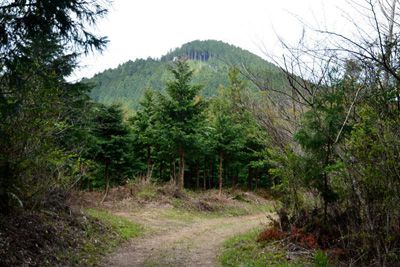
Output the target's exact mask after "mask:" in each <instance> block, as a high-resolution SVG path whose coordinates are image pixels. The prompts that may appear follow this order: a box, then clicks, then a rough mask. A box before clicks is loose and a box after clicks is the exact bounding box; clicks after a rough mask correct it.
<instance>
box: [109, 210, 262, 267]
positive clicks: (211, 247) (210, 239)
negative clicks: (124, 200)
mask: <svg viewBox="0 0 400 267" xmlns="http://www.w3.org/2000/svg"><path fill="white" fill-rule="evenodd" d="M119 215H123V216H124V215H125V216H126V217H128V218H129V217H130V216H129V215H128V214H119ZM267 215H268V214H267V213H265V212H264V213H260V214H256V215H247V216H239V217H220V218H204V219H200V220H197V221H195V222H192V223H189V224H184V225H176V224H175V225H168V222H165V221H164V222H163V223H165V225H163V227H162V228H160V229H159V231H156V232H154V233H153V234H150V235H146V236H143V237H141V238H136V239H133V240H132V241H130V242H129V243H128V244H126V245H125V246H124V247H122V248H120V249H119V250H117V251H116V252H115V253H113V254H111V255H110V256H109V257H108V258H107V259H106V261H105V262H104V266H118V267H120V266H190V267H192V266H207V267H212V266H219V264H218V259H217V255H218V251H219V249H220V248H221V246H222V244H223V242H224V241H225V240H226V239H228V238H230V237H232V236H234V235H236V234H240V233H243V232H245V231H248V230H250V229H252V228H254V227H256V226H258V225H260V224H265V223H267V222H268V218H267ZM131 218H132V217H131Z"/></svg>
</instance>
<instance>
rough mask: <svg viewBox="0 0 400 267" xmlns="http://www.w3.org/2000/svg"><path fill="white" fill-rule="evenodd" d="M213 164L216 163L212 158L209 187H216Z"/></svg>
mask: <svg viewBox="0 0 400 267" xmlns="http://www.w3.org/2000/svg"><path fill="white" fill-rule="evenodd" d="M213 165H214V162H213V160H211V164H210V177H208V181H209V183H208V184H209V188H214V176H213V175H214V174H213Z"/></svg>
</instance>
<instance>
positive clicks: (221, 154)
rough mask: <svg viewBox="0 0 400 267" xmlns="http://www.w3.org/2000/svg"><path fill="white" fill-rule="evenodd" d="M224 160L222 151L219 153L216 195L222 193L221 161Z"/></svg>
mask: <svg viewBox="0 0 400 267" xmlns="http://www.w3.org/2000/svg"><path fill="white" fill-rule="evenodd" d="M223 161H224V153H223V152H222V151H221V152H220V153H219V177H218V195H219V196H221V194H222V163H223Z"/></svg>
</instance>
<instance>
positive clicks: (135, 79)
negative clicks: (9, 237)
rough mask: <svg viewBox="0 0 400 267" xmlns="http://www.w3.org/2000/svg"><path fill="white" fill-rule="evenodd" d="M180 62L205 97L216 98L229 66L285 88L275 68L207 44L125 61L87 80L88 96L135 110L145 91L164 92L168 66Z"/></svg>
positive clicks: (253, 57)
mask: <svg viewBox="0 0 400 267" xmlns="http://www.w3.org/2000/svg"><path fill="white" fill-rule="evenodd" d="M179 58H182V59H187V60H188V63H189V65H190V67H191V69H192V70H193V72H194V75H193V82H194V83H201V84H203V85H204V87H203V90H202V92H201V94H202V95H203V96H206V97H210V96H215V95H216V94H217V90H218V88H219V87H221V86H224V87H226V86H227V85H228V78H227V77H228V75H227V74H228V70H229V68H230V66H239V67H240V66H242V67H243V66H246V67H248V68H251V69H254V70H257V72H262V73H263V74H264V75H263V76H265V77H268V80H269V82H270V84H271V85H272V86H274V87H275V88H283V87H286V86H287V84H286V80H285V77H284V76H283V74H282V72H281V71H280V70H279V68H278V67H276V66H275V65H273V64H271V63H269V62H267V61H265V60H263V59H262V58H260V57H258V56H256V55H254V54H252V53H250V52H249V51H246V50H243V49H241V48H238V47H235V46H233V45H229V44H227V43H224V42H221V41H214V40H208V41H193V42H190V43H187V44H184V45H183V46H182V47H180V48H177V49H175V50H173V51H171V52H169V53H167V54H166V55H164V56H162V57H161V58H160V59H153V58H148V59H138V60H135V61H128V62H126V63H124V64H121V65H120V66H118V67H117V68H116V69H108V70H106V71H104V72H102V73H99V74H96V75H95V76H94V77H93V78H91V79H89V80H87V82H89V83H91V84H93V86H94V88H93V90H92V92H91V96H92V98H93V99H94V100H96V101H98V102H101V103H105V104H112V103H120V104H123V105H124V106H127V107H128V108H130V109H136V108H137V107H138V104H139V99H140V98H141V97H142V96H143V94H144V91H145V89H146V88H153V89H154V90H155V91H163V90H164V87H165V86H164V85H165V82H166V81H167V80H169V79H170V78H171V73H169V72H168V66H169V65H170V64H171V62H172V61H174V60H177V59H179ZM251 86H253V85H251ZM253 89H255V86H253Z"/></svg>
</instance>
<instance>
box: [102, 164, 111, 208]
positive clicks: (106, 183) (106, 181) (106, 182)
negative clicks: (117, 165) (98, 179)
mask: <svg viewBox="0 0 400 267" xmlns="http://www.w3.org/2000/svg"><path fill="white" fill-rule="evenodd" d="M104 165H105V166H104V186H105V188H104V196H103V198H102V200H101V203H103V202H104V200H105V199H106V197H107V195H108V191H109V188H110V176H109V171H108V169H109V166H110V161H109V160H108V159H107V160H105V162H104Z"/></svg>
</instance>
